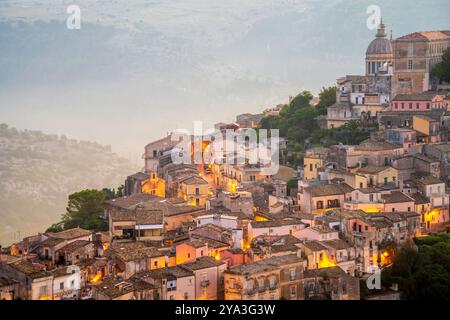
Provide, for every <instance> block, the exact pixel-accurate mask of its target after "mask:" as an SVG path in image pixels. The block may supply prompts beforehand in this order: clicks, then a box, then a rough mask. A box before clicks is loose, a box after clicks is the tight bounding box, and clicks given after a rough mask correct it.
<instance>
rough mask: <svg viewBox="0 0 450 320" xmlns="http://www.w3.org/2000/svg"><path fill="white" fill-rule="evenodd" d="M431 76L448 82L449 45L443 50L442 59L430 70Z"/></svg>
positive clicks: (449, 69)
mask: <svg viewBox="0 0 450 320" xmlns="http://www.w3.org/2000/svg"><path fill="white" fill-rule="evenodd" d="M431 77H432V78H435V79H438V80H439V82H442V81H445V82H450V47H449V48H447V50H445V51H444V54H443V55H442V61H441V62H439V63H437V64H436V65H435V66H434V67H433V69H432V70H431Z"/></svg>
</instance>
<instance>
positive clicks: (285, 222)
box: [250, 219, 305, 228]
mask: <svg viewBox="0 0 450 320" xmlns="http://www.w3.org/2000/svg"><path fill="white" fill-rule="evenodd" d="M250 224H251V225H252V227H253V228H274V227H281V226H293V225H299V224H302V225H304V224H305V223H304V222H302V221H301V220H299V219H277V220H267V221H251V222H250Z"/></svg>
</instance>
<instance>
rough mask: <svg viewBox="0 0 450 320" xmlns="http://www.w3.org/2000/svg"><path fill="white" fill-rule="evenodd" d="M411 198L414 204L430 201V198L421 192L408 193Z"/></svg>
mask: <svg viewBox="0 0 450 320" xmlns="http://www.w3.org/2000/svg"><path fill="white" fill-rule="evenodd" d="M409 196H410V197H411V198H413V199H414V202H415V203H416V204H426V203H430V198H428V197H425V196H424V195H422V194H421V193H418V192H417V193H413V194H411V195H409Z"/></svg>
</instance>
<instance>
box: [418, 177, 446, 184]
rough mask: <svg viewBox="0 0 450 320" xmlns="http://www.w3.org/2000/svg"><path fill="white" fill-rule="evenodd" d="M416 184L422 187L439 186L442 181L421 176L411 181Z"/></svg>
mask: <svg viewBox="0 0 450 320" xmlns="http://www.w3.org/2000/svg"><path fill="white" fill-rule="evenodd" d="M413 180H414V181H415V182H416V183H420V184H423V185H432V184H440V183H444V181H442V180H441V179H438V178H436V177H434V176H429V175H428V176H423V177H420V178H416V179H413Z"/></svg>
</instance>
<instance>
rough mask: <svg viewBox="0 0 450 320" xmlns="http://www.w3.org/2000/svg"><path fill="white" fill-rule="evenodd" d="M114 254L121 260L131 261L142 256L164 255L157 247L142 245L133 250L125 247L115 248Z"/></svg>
mask: <svg viewBox="0 0 450 320" xmlns="http://www.w3.org/2000/svg"><path fill="white" fill-rule="evenodd" d="M115 254H116V255H117V256H118V257H119V258H120V259H121V260H123V261H133V260H139V259H144V258H156V257H162V256H164V254H163V253H161V252H160V251H159V250H158V249H156V248H153V247H144V248H138V249H134V250H129V249H127V248H119V249H117V250H115Z"/></svg>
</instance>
